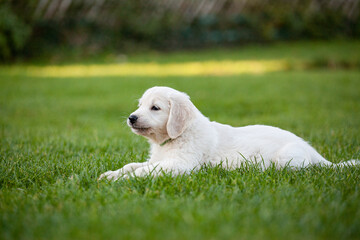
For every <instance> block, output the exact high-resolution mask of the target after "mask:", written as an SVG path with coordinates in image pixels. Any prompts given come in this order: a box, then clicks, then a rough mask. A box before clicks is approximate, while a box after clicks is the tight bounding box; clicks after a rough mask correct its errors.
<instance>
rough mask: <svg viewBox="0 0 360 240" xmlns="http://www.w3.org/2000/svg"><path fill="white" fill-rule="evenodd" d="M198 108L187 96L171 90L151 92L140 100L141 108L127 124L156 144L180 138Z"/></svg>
mask: <svg viewBox="0 0 360 240" xmlns="http://www.w3.org/2000/svg"><path fill="white" fill-rule="evenodd" d="M195 110H196V108H195V106H194V105H193V104H192V103H191V101H190V98H189V96H188V95H186V94H185V93H182V92H179V91H176V90H174V89H172V88H168V87H153V88H150V89H148V90H147V91H146V92H145V93H144V95H143V96H142V97H141V98H140V100H139V108H138V109H137V110H136V111H135V112H133V113H132V114H131V115H130V116H129V118H128V120H127V123H128V125H129V127H131V130H132V131H133V132H134V133H136V134H138V135H142V136H144V137H147V138H149V139H151V140H153V141H154V142H156V143H162V142H164V141H165V140H167V139H175V138H177V137H179V136H180V135H181V134H182V133H183V132H184V131H185V129H186V128H187V127H188V125H189V123H190V122H191V120H192V119H193V118H194V116H195Z"/></svg>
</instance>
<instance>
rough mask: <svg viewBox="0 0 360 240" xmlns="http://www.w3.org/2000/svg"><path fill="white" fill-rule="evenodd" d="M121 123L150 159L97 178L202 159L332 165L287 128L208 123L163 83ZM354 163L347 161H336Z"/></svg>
mask: <svg viewBox="0 0 360 240" xmlns="http://www.w3.org/2000/svg"><path fill="white" fill-rule="evenodd" d="M127 123H128V125H129V126H130V127H131V130H132V131H133V132H134V133H136V134H138V135H142V136H144V137H146V138H147V139H148V140H149V142H150V145H151V150H150V158H149V159H148V161H147V162H143V163H130V164H127V165H125V166H124V167H123V168H121V169H119V170H117V171H108V172H106V173H104V174H102V175H101V176H100V179H101V178H107V179H113V180H116V179H118V178H120V177H128V176H130V175H132V176H145V175H148V174H152V175H154V176H156V175H158V174H161V173H163V172H167V173H170V172H171V173H172V174H183V173H189V172H191V171H193V170H197V169H199V168H200V167H201V165H204V164H208V165H220V166H222V167H224V168H226V169H235V168H239V167H241V166H242V163H244V162H245V161H247V162H251V163H258V164H260V165H261V167H263V168H266V167H268V166H270V165H271V164H272V163H273V164H275V166H277V167H284V166H290V167H294V168H299V167H305V166H308V165H310V164H322V165H334V164H332V163H331V162H329V161H327V160H325V159H324V158H323V157H322V156H321V155H320V154H319V153H317V152H316V150H315V149H314V148H312V147H311V146H310V145H309V144H308V143H307V142H305V141H304V140H303V139H301V138H300V137H297V136H296V135H294V134H293V133H291V132H288V131H285V130H282V129H279V128H276V127H270V126H263V125H253V126H246V127H238V128H234V127H231V126H229V125H223V124H220V123H217V122H210V121H209V119H208V118H206V117H205V116H203V115H202V114H201V112H200V111H199V110H198V109H197V108H196V107H195V106H194V104H193V103H192V102H191V101H190V98H189V96H188V95H186V94H185V93H182V92H179V91H177V90H174V89H172V88H168V87H153V88H150V89H148V90H147V91H146V92H145V93H144V95H143V96H142V97H141V99H140V101H139V108H138V109H137V110H136V111H135V112H133V113H132V114H131V115H130V117H129V118H128V121H127ZM357 163H358V162H357V161H355V160H353V161H348V162H346V163H342V164H337V165H340V166H344V165H352V164H357Z"/></svg>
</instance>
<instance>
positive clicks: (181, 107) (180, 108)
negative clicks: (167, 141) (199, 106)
mask: <svg viewBox="0 0 360 240" xmlns="http://www.w3.org/2000/svg"><path fill="white" fill-rule="evenodd" d="M194 109H195V106H194V105H193V104H192V103H191V101H190V99H189V97H188V96H187V95H186V94H176V95H173V96H170V114H169V119H168V122H167V125H166V129H167V132H168V135H169V137H170V138H172V139H174V138H177V137H179V136H180V135H181V134H182V133H183V132H184V131H185V129H186V128H187V126H188V123H189V122H190V120H191V119H193V118H194V116H195V112H194Z"/></svg>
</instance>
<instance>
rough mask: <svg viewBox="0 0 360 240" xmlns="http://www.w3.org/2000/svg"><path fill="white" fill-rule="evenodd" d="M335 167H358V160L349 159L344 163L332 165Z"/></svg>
mask: <svg viewBox="0 0 360 240" xmlns="http://www.w3.org/2000/svg"><path fill="white" fill-rule="evenodd" d="M333 165H334V166H336V167H353V166H360V160H358V159H351V160H349V161H346V162H341V163H336V164H333Z"/></svg>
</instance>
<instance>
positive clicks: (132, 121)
mask: <svg viewBox="0 0 360 240" xmlns="http://www.w3.org/2000/svg"><path fill="white" fill-rule="evenodd" d="M136 120H138V117H137V116H136V115H130V117H129V121H130V123H131V124H134V123H135V122H136Z"/></svg>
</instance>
